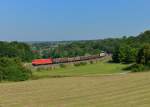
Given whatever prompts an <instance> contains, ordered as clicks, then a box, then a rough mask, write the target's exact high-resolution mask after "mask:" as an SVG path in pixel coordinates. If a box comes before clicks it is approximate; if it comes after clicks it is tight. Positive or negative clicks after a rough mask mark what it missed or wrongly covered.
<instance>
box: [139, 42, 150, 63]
mask: <svg viewBox="0 0 150 107" xmlns="http://www.w3.org/2000/svg"><path fill="white" fill-rule="evenodd" d="M137 63H138V64H143V65H150V44H145V45H144V46H143V47H142V48H141V49H140V50H139V52H138V57H137Z"/></svg>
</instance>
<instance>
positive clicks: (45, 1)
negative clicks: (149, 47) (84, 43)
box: [0, 0, 150, 41]
mask: <svg viewBox="0 0 150 107" xmlns="http://www.w3.org/2000/svg"><path fill="white" fill-rule="evenodd" d="M149 4H150V0H0V40H23V41H36V40H37V41H39V40H40V41H42V40H43V41H44V40H46V41H55V40H80V39H82V40H83V39H102V38H107V37H121V36H124V35H127V36H129V35H133V36H134V35H137V34H139V33H140V32H143V31H144V30H148V29H150V8H149Z"/></svg>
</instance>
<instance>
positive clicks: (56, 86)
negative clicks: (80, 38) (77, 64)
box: [0, 72, 150, 107]
mask: <svg viewBox="0 0 150 107" xmlns="http://www.w3.org/2000/svg"><path fill="white" fill-rule="evenodd" d="M0 106H1V107H150V73H149V72H147V73H135V74H127V75H111V76H100V77H65V78H49V79H40V80H32V81H26V82H17V83H2V84H0Z"/></svg>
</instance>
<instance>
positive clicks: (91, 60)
mask: <svg viewBox="0 0 150 107" xmlns="http://www.w3.org/2000/svg"><path fill="white" fill-rule="evenodd" d="M108 58H111V55H106V56H103V57H100V58H95V59H89V60H82V61H74V62H64V63H58V64H49V65H38V66H33V65H32V64H31V63H29V64H26V67H28V68H31V69H38V68H52V69H53V68H57V67H60V65H61V64H63V65H74V64H78V63H81V62H86V63H96V62H98V61H101V60H104V59H108Z"/></svg>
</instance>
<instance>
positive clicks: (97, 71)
mask: <svg viewBox="0 0 150 107" xmlns="http://www.w3.org/2000/svg"><path fill="white" fill-rule="evenodd" d="M109 60H110V58H107V59H104V60H102V61H98V62H96V63H92V64H90V63H88V64H85V65H80V66H72V65H65V66H64V67H59V68H55V69H52V70H51V69H39V70H33V78H45V77H72V76H99V75H106V74H109V75H110V74H119V73H124V72H128V71H124V70H123V69H124V68H126V67H127V66H128V64H116V63H109Z"/></svg>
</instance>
